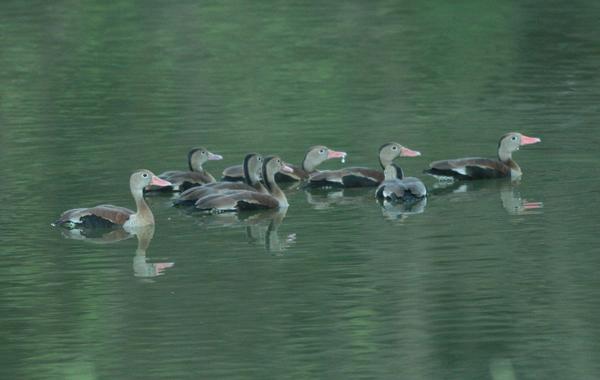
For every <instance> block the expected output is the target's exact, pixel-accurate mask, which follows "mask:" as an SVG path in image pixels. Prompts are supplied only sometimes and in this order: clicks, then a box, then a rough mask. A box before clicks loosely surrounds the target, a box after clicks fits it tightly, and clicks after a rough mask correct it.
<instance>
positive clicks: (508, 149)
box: [425, 132, 542, 180]
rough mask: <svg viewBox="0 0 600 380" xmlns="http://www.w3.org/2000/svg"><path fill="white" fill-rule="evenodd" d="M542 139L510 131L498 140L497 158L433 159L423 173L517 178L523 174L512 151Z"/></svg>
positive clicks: (454, 176)
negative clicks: (513, 157)
mask: <svg viewBox="0 0 600 380" xmlns="http://www.w3.org/2000/svg"><path fill="white" fill-rule="evenodd" d="M540 141H542V140H541V139H539V138H538V137H529V136H525V135H523V134H521V133H518V132H510V133H507V134H505V135H504V136H502V137H501V138H500V141H499V142H498V159H497V160H492V159H489V158H479V157H471V158H458V159H454V160H442V161H435V162H432V163H431V164H429V169H427V170H425V173H427V174H431V175H433V176H435V177H438V178H440V179H445V178H448V179H465V180H472V179H488V178H507V177H508V178H513V179H515V178H519V177H521V175H522V174H523V172H522V171H521V168H520V167H519V165H517V163H516V162H515V161H514V160H513V159H512V153H513V152H515V151H517V150H519V148H520V147H521V146H522V145H529V144H535V143H538V142H540Z"/></svg>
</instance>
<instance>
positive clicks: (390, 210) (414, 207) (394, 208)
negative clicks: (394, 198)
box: [377, 197, 427, 220]
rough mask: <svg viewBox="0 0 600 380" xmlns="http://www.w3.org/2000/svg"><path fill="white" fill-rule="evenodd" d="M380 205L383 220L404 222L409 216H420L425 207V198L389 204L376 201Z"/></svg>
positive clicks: (385, 201)
mask: <svg viewBox="0 0 600 380" xmlns="http://www.w3.org/2000/svg"><path fill="white" fill-rule="evenodd" d="M377 202H378V203H379V204H380V205H381V213H382V214H383V217H384V218H385V219H389V220H404V219H406V218H407V217H408V216H410V215H416V214H422V213H423V211H425V206H427V198H426V197H425V198H421V199H418V200H414V201H410V202H390V201H388V200H385V199H378V200H377Z"/></svg>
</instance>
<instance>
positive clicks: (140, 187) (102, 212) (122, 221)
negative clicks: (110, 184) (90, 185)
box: [52, 169, 172, 232]
mask: <svg viewBox="0 0 600 380" xmlns="http://www.w3.org/2000/svg"><path fill="white" fill-rule="evenodd" d="M149 185H151V186H158V187H165V186H172V183H170V182H169V181H165V180H164V179H161V178H159V177H157V176H156V175H155V174H154V173H152V172H151V171H150V170H147V169H140V170H137V171H135V172H134V173H133V174H131V177H130V178H129V189H130V190H131V195H132V196H133V199H134V200H135V204H136V211H133V210H130V209H128V208H125V207H119V206H113V205H99V206H95V207H90V208H75V209H71V210H67V211H65V212H63V213H62V214H61V215H60V218H58V220H56V221H55V222H54V223H52V225H53V226H55V227H64V228H67V229H73V228H110V227H115V226H121V227H123V228H124V229H125V230H126V231H128V232H129V231H132V230H134V229H135V228H139V227H144V226H149V225H154V215H153V214H152V210H150V207H148V204H147V203H146V201H145V200H144V188H145V187H146V186H149Z"/></svg>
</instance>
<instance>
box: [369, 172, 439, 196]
mask: <svg viewBox="0 0 600 380" xmlns="http://www.w3.org/2000/svg"><path fill="white" fill-rule="evenodd" d="M383 174H384V176H385V180H384V181H383V182H382V183H381V185H379V187H378V188H377V190H376V191H375V197H376V198H379V199H385V200H388V201H414V200H418V199H422V198H424V197H426V196H427V188H426V187H425V185H424V184H423V182H421V180H420V179H418V178H415V177H404V173H403V172H402V168H401V167H399V166H398V165H396V164H394V163H392V164H389V165H388V166H386V167H385V170H384V171H383Z"/></svg>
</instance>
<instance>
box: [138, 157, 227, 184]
mask: <svg viewBox="0 0 600 380" xmlns="http://www.w3.org/2000/svg"><path fill="white" fill-rule="evenodd" d="M222 159H223V156H221V155H219V154H214V153H211V152H209V151H208V150H207V149H206V148H204V147H198V148H193V149H192V150H190V151H189V153H188V166H189V169H190V170H189V171H184V170H169V171H166V172H164V173H161V174H159V175H158V177H159V178H161V179H164V180H165V181H169V182H171V183H172V185H171V186H167V187H161V188H160V189H159V191H161V192H162V191H171V192H180V191H184V190H187V189H189V188H191V187H194V186H200V185H204V184H207V183H213V182H216V180H215V177H213V176H212V175H211V174H210V173H209V172H207V171H206V170H204V168H203V167H202V165H204V163H205V162H206V161H216V160H222ZM146 190H149V191H151V190H156V189H154V188H152V187H150V188H148V189H146Z"/></svg>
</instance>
